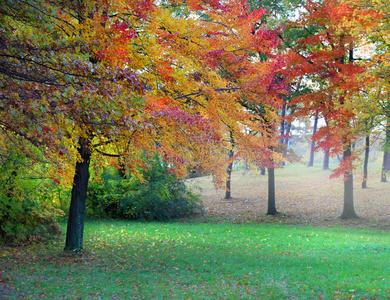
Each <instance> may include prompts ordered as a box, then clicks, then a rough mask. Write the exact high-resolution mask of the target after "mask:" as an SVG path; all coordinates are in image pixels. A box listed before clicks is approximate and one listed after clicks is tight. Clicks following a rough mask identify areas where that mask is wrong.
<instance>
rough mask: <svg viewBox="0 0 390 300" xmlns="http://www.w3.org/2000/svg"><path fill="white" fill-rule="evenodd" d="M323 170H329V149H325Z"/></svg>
mask: <svg viewBox="0 0 390 300" xmlns="http://www.w3.org/2000/svg"><path fill="white" fill-rule="evenodd" d="M322 170H329V150H326V151H325V154H324V161H323V163H322Z"/></svg>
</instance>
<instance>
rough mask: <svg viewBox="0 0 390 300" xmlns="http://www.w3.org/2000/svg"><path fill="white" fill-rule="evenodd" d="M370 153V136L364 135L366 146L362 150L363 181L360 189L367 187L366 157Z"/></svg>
mask: <svg viewBox="0 0 390 300" xmlns="http://www.w3.org/2000/svg"><path fill="white" fill-rule="evenodd" d="M369 155H370V136H369V135H368V134H367V135H366V147H365V151H364V164H363V182H362V189H366V188H367V179H368V158H369Z"/></svg>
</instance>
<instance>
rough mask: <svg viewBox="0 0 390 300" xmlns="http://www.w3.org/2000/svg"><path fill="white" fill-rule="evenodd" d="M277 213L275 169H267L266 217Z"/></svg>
mask: <svg viewBox="0 0 390 300" xmlns="http://www.w3.org/2000/svg"><path fill="white" fill-rule="evenodd" d="M278 213H279V212H278V211H277V210H276V199H275V169H274V168H268V210H267V215H276V214H278Z"/></svg>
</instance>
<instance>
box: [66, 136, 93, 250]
mask: <svg viewBox="0 0 390 300" xmlns="http://www.w3.org/2000/svg"><path fill="white" fill-rule="evenodd" d="M77 151H78V153H79V154H80V157H81V161H77V162H76V171H75V175H74V178H73V188H72V196H71V202H70V209H69V218H68V227H67V231H66V242H65V249H64V250H71V251H78V250H81V249H82V248H83V236H84V220H85V210H86V200H87V188H88V180H89V165H90V158H91V151H90V139H89V138H88V137H87V138H85V137H80V138H79V146H78V148H77Z"/></svg>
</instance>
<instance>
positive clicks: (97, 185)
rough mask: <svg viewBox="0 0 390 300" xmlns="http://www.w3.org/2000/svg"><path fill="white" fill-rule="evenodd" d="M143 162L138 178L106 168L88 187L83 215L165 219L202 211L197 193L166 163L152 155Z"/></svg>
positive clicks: (131, 218)
mask: <svg viewBox="0 0 390 300" xmlns="http://www.w3.org/2000/svg"><path fill="white" fill-rule="evenodd" d="M145 165H146V166H147V167H146V168H145V169H141V170H140V171H139V172H140V174H141V178H142V179H140V178H139V177H138V176H135V175H134V174H130V175H128V176H125V177H121V176H120V175H119V174H117V172H113V171H112V170H109V169H106V170H105V171H104V172H103V174H102V181H101V182H94V183H92V184H91V185H90V186H89V189H88V198H87V216H89V217H95V218H107V217H108V218H123V219H130V220H158V221H168V220H172V219H176V218H182V217H188V216H191V215H194V214H198V213H201V212H202V205H201V201H200V199H199V197H198V195H196V194H194V193H193V192H192V191H191V190H189V189H188V188H187V187H186V185H185V183H184V182H182V181H180V180H179V179H177V178H176V177H175V176H174V175H173V174H171V173H170V172H169V166H168V164H167V163H166V162H164V161H163V160H161V159H160V158H158V157H154V158H149V159H148V161H147V162H146V164H145Z"/></svg>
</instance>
